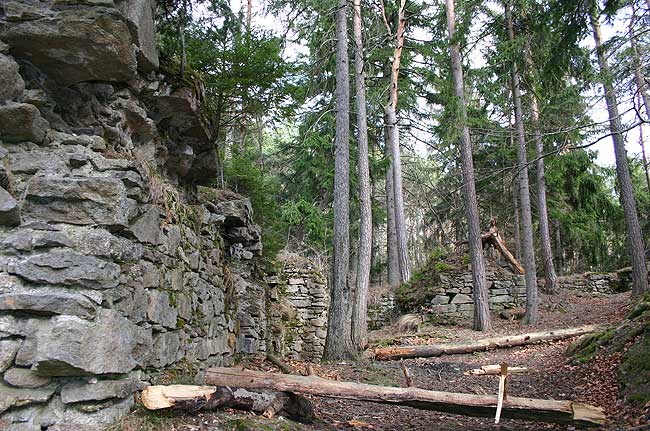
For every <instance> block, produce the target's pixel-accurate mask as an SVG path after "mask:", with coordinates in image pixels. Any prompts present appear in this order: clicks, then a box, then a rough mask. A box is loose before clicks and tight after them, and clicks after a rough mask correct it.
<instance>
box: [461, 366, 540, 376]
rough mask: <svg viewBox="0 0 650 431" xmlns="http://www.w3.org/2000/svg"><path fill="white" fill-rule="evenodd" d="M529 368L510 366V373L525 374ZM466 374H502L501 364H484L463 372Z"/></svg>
mask: <svg viewBox="0 0 650 431" xmlns="http://www.w3.org/2000/svg"><path fill="white" fill-rule="evenodd" d="M527 372H528V368H525V367H508V374H525V373H527ZM463 374H464V375H466V376H498V375H499V374H501V365H483V366H482V367H481V368H474V369H473V370H468V371H465V372H464V373H463Z"/></svg>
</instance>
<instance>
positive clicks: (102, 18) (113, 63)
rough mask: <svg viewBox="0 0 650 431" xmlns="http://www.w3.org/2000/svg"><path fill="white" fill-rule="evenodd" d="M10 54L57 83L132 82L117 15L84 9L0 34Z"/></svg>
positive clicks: (131, 61)
mask: <svg viewBox="0 0 650 431" xmlns="http://www.w3.org/2000/svg"><path fill="white" fill-rule="evenodd" d="M0 38H2V39H3V40H4V41H5V42H7V43H8V44H9V46H10V47H11V54H13V55H14V56H15V57H16V58H20V59H24V60H27V61H29V62H30V63H32V64H34V65H35V66H36V67H38V68H39V69H41V70H42V71H43V72H45V73H46V74H48V75H49V76H50V77H52V78H53V79H55V80H56V81H57V82H58V83H60V84H63V85H71V84H75V83H78V82H83V81H112V82H126V81H129V80H131V79H133V78H134V77H135V76H136V58H135V52H134V49H133V47H132V42H133V40H132V36H131V32H130V31H129V28H128V25H127V23H126V22H125V21H124V18H123V17H122V16H121V15H120V13H119V11H117V10H116V9H112V8H95V7H84V8H83V9H66V10H63V11H61V12H59V13H56V14H53V15H50V16H47V17H43V18H41V19H33V20H28V21H18V22H10V23H8V24H7V25H5V26H4V28H3V29H2V30H0Z"/></svg>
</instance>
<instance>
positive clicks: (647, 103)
mask: <svg viewBox="0 0 650 431" xmlns="http://www.w3.org/2000/svg"><path fill="white" fill-rule="evenodd" d="M648 2H650V0H648ZM632 5H633V6H632V7H633V9H632V18H631V19H630V45H631V47H632V60H633V62H634V80H635V82H636V88H637V100H638V101H639V108H641V106H640V105H641V100H643V106H644V108H645V115H646V120H647V119H650V96H649V95H648V91H647V90H648V89H647V83H646V80H645V78H644V76H643V74H642V73H641V59H640V57H641V56H640V54H639V49H638V47H637V45H636V35H635V33H634V23H635V20H636V8H635V7H634V3H632ZM648 6H649V7H650V4H649V5H648ZM643 126H644V125H643V124H640V125H639V145H640V146H641V163H642V164H643V172H644V173H645V180H646V185H647V186H648V193H650V173H648V158H647V157H646V153H645V144H644V142H643Z"/></svg>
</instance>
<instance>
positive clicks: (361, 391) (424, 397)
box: [205, 367, 605, 426]
mask: <svg viewBox="0 0 650 431" xmlns="http://www.w3.org/2000/svg"><path fill="white" fill-rule="evenodd" d="M205 381H206V383H209V384H214V385H219V386H236V387H242V388H248V389H271V390H274V391H283V392H289V393H301V394H312V395H319V396H324V397H331V398H344V399H351V400H359V401H369V402H376V403H382V404H392V405H402V406H409V407H414V408H418V409H422V410H434V411H440V412H449V413H456V414H462V415H469V416H485V417H492V416H494V413H495V411H496V407H497V397H496V396H494V395H475V394H460V393H451V392H438V391H428V390H425V389H419V388H414V387H410V388H395V387H388V386H378V385H367V384H362V383H353V382H340V381H333V380H326V379H323V378H320V377H317V376H291V375H284V374H273V373H266V372H260V371H250V370H243V369H240V368H223V367H218V368H210V369H208V370H207V371H206V373H205ZM502 417H504V418H518V419H527V420H536V421H543V422H554V423H563V424H573V425H584V426H596V425H601V424H603V423H604V422H605V415H604V414H603V412H602V409H600V408H598V407H594V406H589V405H585V404H580V403H575V402H573V401H556V400H540V399H531V398H519V397H509V398H508V399H507V400H506V401H505V402H504V404H503V413H502Z"/></svg>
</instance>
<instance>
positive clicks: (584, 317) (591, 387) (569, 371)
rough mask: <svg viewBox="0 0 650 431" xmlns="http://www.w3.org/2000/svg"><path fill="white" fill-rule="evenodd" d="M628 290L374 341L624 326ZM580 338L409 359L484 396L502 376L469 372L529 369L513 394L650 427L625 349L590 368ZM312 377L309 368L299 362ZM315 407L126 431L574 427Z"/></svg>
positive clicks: (350, 367) (421, 372) (439, 379)
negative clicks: (624, 390)
mask: <svg viewBox="0 0 650 431" xmlns="http://www.w3.org/2000/svg"><path fill="white" fill-rule="evenodd" d="M628 297H629V295H628V294H619V295H611V296H593V295H588V294H580V293H576V292H568V291H563V292H561V293H560V294H559V295H556V296H552V297H551V296H545V295H541V300H542V304H541V306H540V322H539V323H538V324H536V325H534V326H524V325H522V324H520V323H519V322H518V321H512V320H504V319H501V318H499V317H497V316H496V315H494V316H493V329H492V330H491V331H490V332H489V333H479V332H475V331H472V330H471V322H469V321H460V322H456V323H455V324H454V325H427V326H426V327H424V328H422V329H421V332H420V334H419V335H418V334H412V335H410V334H395V333H394V332H391V329H390V328H388V329H384V330H381V331H373V332H372V333H371V345H372V344H373V343H374V344H375V345H377V344H379V345H383V344H386V340H387V339H388V338H391V337H395V336H396V335H403V336H402V337H400V339H399V341H400V344H419V343H433V342H445V341H461V340H470V339H477V338H483V337H486V336H492V335H507V334H517V333H524V332H531V331H541V330H545V329H553V328H568V327H572V326H579V325H583V324H589V323H616V322H619V321H621V320H622V319H623V317H624V316H625V314H626V313H627V311H628V310H629V303H628ZM571 341H572V340H564V341H559V342H547V343H543V344H537V345H531V346H524V347H516V348H509V349H499V350H493V351H488V352H478V353H473V354H462V355H451V356H442V357H437V358H426V359H424V358H420V359H409V360H404V363H405V365H406V366H407V367H408V368H409V370H410V371H411V372H412V374H413V378H414V385H415V386H417V387H420V388H424V389H431V390H436V391H449V392H465V393H475V394H495V393H496V392H497V388H498V380H497V378H496V377H487V376H464V375H463V372H464V371H466V370H469V369H472V368H478V367H480V366H482V365H487V364H499V363H502V362H507V363H508V365H510V366H525V367H528V368H529V369H531V370H532V372H531V373H530V374H525V375H513V376H511V378H510V379H509V387H508V390H509V394H511V395H513V396H523V397H530V398H546V399H569V400H575V401H579V402H583V403H588V404H593V405H596V406H600V407H603V408H604V409H605V412H606V414H607V416H608V418H609V420H610V424H609V425H607V426H605V427H602V428H600V429H603V430H625V429H630V428H632V427H634V429H635V430H637V429H638V430H640V429H647V430H650V408H648V406H646V408H645V410H644V409H643V408H638V407H633V406H630V405H628V404H626V403H624V402H623V401H622V400H621V399H620V397H619V388H618V381H617V370H618V366H619V363H620V359H621V356H622V353H617V354H614V355H610V356H605V355H599V356H597V357H596V358H595V359H594V360H592V361H590V362H588V363H586V364H579V365H576V364H573V363H571V362H570V360H569V358H567V356H566V355H565V351H566V348H567V346H568V345H569V344H570V343H571ZM290 363H291V365H293V366H294V367H295V368H296V369H297V370H298V371H301V372H305V374H306V366H307V364H306V363H302V362H295V361H291V362H290ZM242 365H244V366H245V367H246V368H249V369H260V370H268V371H276V369H275V367H274V366H272V365H270V364H269V363H268V362H265V361H264V360H263V359H262V358H259V359H247V360H246V362H245V363H244V364H242ZM312 369H313V371H314V372H315V373H316V374H318V375H320V376H322V377H327V378H337V379H340V380H348V381H358V382H362V383H370V384H378V385H387V386H403V385H404V377H403V373H402V370H401V368H400V364H399V362H398V361H388V362H379V361H373V360H371V359H369V358H361V359H360V360H358V361H356V362H350V363H337V364H320V365H313V366H312ZM307 398H309V399H310V400H311V401H312V403H313V406H314V410H315V413H316V417H317V418H318V419H317V421H316V422H315V423H313V424H310V425H303V424H298V423H295V422H291V421H288V420H285V419H283V418H274V419H266V418H264V417H261V416H256V415H254V414H250V413H242V412H235V411H233V410H223V411H217V412H201V413H198V414H183V413H181V412H171V413H170V412H165V413H158V412H146V411H142V410H136V411H135V412H134V413H132V414H131V415H130V416H129V417H127V419H126V420H124V421H123V422H122V423H121V425H120V426H119V427H118V429H121V430H123V431H154V430H156V431H157V430H161V431H162V430H165V431H217V430H237V431H240V430H260V431H262V430H263V431H276V430H278V431H280V430H282V431H285V430H386V431H388V430H442V431H444V430H489V429H495V430H508V431H519V430H574V429H575V428H574V427H572V426H566V425H564V426H561V425H553V424H545V423H541V422H528V421H523V420H512V419H502V421H501V424H499V425H495V424H494V419H493V418H474V417H468V416H460V415H453V414H446V413H436V412H429V411H424V410H416V409H412V408H409V407H400V406H390V405H383V404H374V403H366V402H357V401H351V400H343V399H334V398H325V397H318V396H307Z"/></svg>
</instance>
